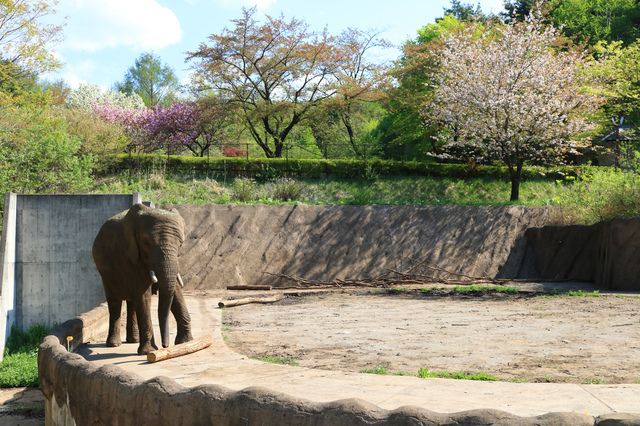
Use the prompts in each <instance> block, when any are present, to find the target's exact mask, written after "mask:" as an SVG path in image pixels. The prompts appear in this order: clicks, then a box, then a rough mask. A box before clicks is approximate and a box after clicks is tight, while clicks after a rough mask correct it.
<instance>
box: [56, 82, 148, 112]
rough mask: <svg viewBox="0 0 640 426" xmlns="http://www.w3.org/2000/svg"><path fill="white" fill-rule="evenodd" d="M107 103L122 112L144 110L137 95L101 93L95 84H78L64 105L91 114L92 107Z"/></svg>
mask: <svg viewBox="0 0 640 426" xmlns="http://www.w3.org/2000/svg"><path fill="white" fill-rule="evenodd" d="M107 103H108V104H109V105H111V106H117V107H119V108H120V109H124V110H133V109H146V106H145V104H144V101H143V100H142V98H141V97H140V95H138V94H137V93H132V94H131V95H127V94H125V93H121V92H116V91H115V90H107V91H103V90H102V89H101V88H100V86H99V85H97V84H80V87H78V88H77V89H76V90H73V91H71V93H69V94H68V95H67V97H66V98H65V102H64V105H65V106H67V107H69V108H78V109H81V110H82V111H84V112H93V107H92V106H93V105H105V104H107Z"/></svg>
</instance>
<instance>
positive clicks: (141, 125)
mask: <svg viewBox="0 0 640 426" xmlns="http://www.w3.org/2000/svg"><path fill="white" fill-rule="evenodd" d="M93 111H94V113H95V114H96V115H97V116H98V117H100V118H101V119H102V120H104V121H106V122H109V123H114V124H119V125H120V126H121V128H122V129H123V132H124V133H125V134H126V135H127V136H128V137H129V138H130V140H131V143H132V145H133V146H134V147H136V148H137V149H139V150H143V151H145V152H153V151H155V150H158V149H163V150H165V151H166V152H167V153H176V152H177V153H179V152H180V151H181V150H182V149H183V148H185V147H186V148H188V149H189V150H190V151H191V152H192V153H193V154H195V155H197V156H200V157H203V156H204V155H205V153H206V152H207V150H208V149H209V147H210V146H211V144H213V143H221V142H224V141H226V138H225V136H224V129H222V128H220V127H216V124H220V123H222V122H223V121H224V118H225V116H224V115H221V116H216V115H215V114H216V113H220V114H223V112H222V111H221V110H219V109H214V110H212V111H211V110H210V111H205V110H204V108H202V107H201V106H200V105H198V104H197V103H196V102H187V103H179V102H174V103H173V104H171V106H170V107H162V106H155V107H153V108H143V109H133V110H126V109H121V108H119V107H117V106H112V105H110V104H109V103H106V104H105V105H99V104H94V105H93Z"/></svg>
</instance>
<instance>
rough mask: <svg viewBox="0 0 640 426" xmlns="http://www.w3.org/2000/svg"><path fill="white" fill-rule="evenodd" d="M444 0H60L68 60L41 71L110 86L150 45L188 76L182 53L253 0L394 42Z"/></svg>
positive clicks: (487, 2) (271, 10) (74, 82)
mask: <svg viewBox="0 0 640 426" xmlns="http://www.w3.org/2000/svg"><path fill="white" fill-rule="evenodd" d="M462 3H473V4H474V5H475V4H476V2H475V1H473V0H469V1H464V0H463V1H462ZM479 3H480V5H481V7H482V10H483V11H484V12H485V13H487V12H490V11H491V12H494V13H498V12H500V11H502V0H483V1H480V2H479ZM449 5H450V1H449V0H435V1H424V0H423V1H417V0H396V1H371V0H369V1H367V0H322V1H319V0H61V1H60V4H59V5H58V7H57V9H58V14H57V15H56V16H55V17H54V19H55V20H57V21H60V20H61V19H62V18H63V17H65V16H66V17H67V18H66V27H65V29H64V34H65V36H66V39H65V41H64V42H63V43H61V44H60V45H58V46H57V47H56V48H55V51H56V54H57V55H58V56H59V57H60V59H62V60H63V62H65V66H64V67H63V68H62V69H61V70H60V71H59V72H58V73H55V74H50V75H46V76H44V77H45V78H47V79H49V80H56V79H59V78H63V79H64V80H66V81H67V83H69V84H70V85H71V86H72V87H74V88H76V87H77V86H78V84H80V83H97V84H99V85H100V86H102V87H103V88H104V89H107V88H110V87H111V86H112V85H113V83H115V82H116V81H121V80H122V79H123V78H124V75H125V73H126V71H127V69H128V68H129V67H130V66H131V65H133V63H134V61H135V59H136V58H137V57H138V56H140V54H141V53H143V52H147V51H153V52H155V53H156V54H157V55H158V56H160V58H161V59H162V61H163V62H165V63H167V64H169V65H170V66H171V67H172V68H173V69H174V70H175V72H176V74H177V75H178V77H179V78H180V79H185V78H186V77H187V73H188V68H189V64H187V63H185V57H186V55H185V52H187V51H190V50H194V49H196V48H197V46H198V45H199V44H200V43H201V42H203V41H206V40H207V37H208V36H209V35H210V34H220V33H221V32H222V30H223V28H225V27H230V26H231V23H230V21H231V20H232V19H236V18H239V17H241V14H242V7H243V6H244V7H252V6H257V7H258V10H259V12H260V13H261V14H268V15H271V16H279V15H280V14H281V13H282V14H284V17H285V18H286V19H290V18H291V17H294V16H295V17H296V18H302V19H304V20H305V21H307V23H309V24H310V26H311V28H312V29H314V30H321V29H323V28H324V27H325V26H326V27H327V28H328V30H329V32H330V33H331V34H334V35H338V34H339V33H340V32H341V31H342V30H344V29H346V28H347V27H355V28H360V29H367V28H383V29H386V31H385V33H384V36H385V38H387V39H388V40H389V41H390V42H392V43H393V44H394V45H399V44H401V43H402V42H403V41H404V40H406V39H407V38H413V37H414V36H415V35H416V31H417V30H418V29H419V28H420V27H422V26H423V25H426V24H430V23H433V22H434V20H435V19H436V18H437V17H441V16H442V15H443V7H448V6H449ZM398 54H399V51H398V50H395V49H394V50H390V51H388V52H387V55H388V57H389V58H390V59H396V58H397V57H398Z"/></svg>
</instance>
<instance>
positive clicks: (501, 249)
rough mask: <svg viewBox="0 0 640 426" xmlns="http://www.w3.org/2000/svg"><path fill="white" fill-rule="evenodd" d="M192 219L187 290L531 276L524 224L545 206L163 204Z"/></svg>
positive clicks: (539, 217) (538, 222)
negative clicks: (411, 277) (298, 280)
mask: <svg viewBox="0 0 640 426" xmlns="http://www.w3.org/2000/svg"><path fill="white" fill-rule="evenodd" d="M158 207H159V208H165V209H170V208H176V209H177V210H178V211H179V212H180V214H181V215H182V217H183V218H184V219H185V222H186V229H185V235H186V240H185V242H184V244H183V246H182V250H181V258H180V264H181V272H182V276H183V278H185V285H186V288H187V289H189V290H194V289H216V288H224V287H225V286H227V285H238V284H250V285H254V284H267V285H273V286H276V287H277V286H283V285H285V284H288V282H287V281H285V280H283V279H282V278H278V277H276V276H273V275H269V274H265V273H264V272H268V273H273V274H284V275H289V276H295V277H302V278H306V279H309V280H325V281H329V280H334V279H357V278H367V277H389V276H396V277H397V275H394V274H393V273H392V272H390V270H391V269H393V270H395V271H399V272H403V273H404V272H410V273H417V274H430V275H431V274H435V275H436V276H438V275H439V276H443V273H442V272H437V271H434V270H432V269H430V268H429V267H430V266H433V267H437V268H443V269H446V270H448V271H452V272H456V273H461V274H466V275H471V276H483V277H491V278H494V277H500V278H533V277H535V276H536V272H535V270H534V269H533V263H532V262H529V263H527V259H529V258H530V256H526V255H525V254H526V249H527V244H526V240H525V238H524V231H525V229H526V228H528V227H530V226H542V225H544V224H545V221H546V218H547V215H548V209H547V208H546V207H529V206H377V205H371V206H338V205H331V206H310V205H304V204H300V205H293V206H292V205H276V206H270V205H269V206H268V205H261V204H258V205H189V204H182V205H171V204H165V205H159V206H158Z"/></svg>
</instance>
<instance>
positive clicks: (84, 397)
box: [38, 306, 640, 426]
mask: <svg viewBox="0 0 640 426" xmlns="http://www.w3.org/2000/svg"><path fill="white" fill-rule="evenodd" d="M107 321H108V310H107V308H106V306H100V307H98V308H95V309H93V310H92V311H90V312H88V313H86V314H83V315H81V316H79V317H77V318H75V319H72V320H69V321H67V322H65V323H63V324H62V325H61V326H60V327H58V328H56V329H55V330H52V332H51V334H49V335H48V336H47V337H45V339H44V340H43V341H42V343H41V344H40V348H39V350H38V376H39V378H40V384H41V385H42V392H43V393H44V395H45V398H46V399H45V416H46V424H47V425H65V426H66V425H69V426H72V425H90V424H104V425H116V424H117V425H134V424H144V425H154V426H155V425H158V426H159V425H177V424H183V425H216V426H231V425H247V424H249V425H291V426H339V425H343V426H348V425H349V426H350V425H363V426H364V425H380V426H382V425H389V426H391V425H394V426H395V425H416V426H417V425H449V426H455V425H489V424H500V425H538V426H540V425H585V426H586V425H589V426H593V425H601V426H605V425H631V424H640V423H639V422H640V415H637V414H624V413H610V414H606V415H603V416H599V417H594V416H590V415H587V414H586V413H585V414H581V413H569V412H565V413H548V414H542V415H538V416H531V417H520V416H516V415H513V414H510V413H507V412H504V411H501V410H492V409H480V410H470V411H463V412H459V413H450V414H443V413H437V412H434V411H430V410H426V409H423V408H420V407H415V406H411V405H405V406H403V407H400V408H397V409H395V410H385V409H382V408H380V407H378V406H377V405H373V404H370V403H368V402H365V401H363V400H360V399H357V398H351V399H342V400H337V401H332V402H324V403H320V402H313V401H309V400H305V399H302V398H297V397H295V396H291V395H287V394H285V393H282V392H277V391H273V390H271V389H267V388H264V387H257V386H256V387H249V388H245V389H242V390H239V391H232V390H230V389H228V388H225V387H223V386H218V385H211V384H206V383H203V384H202V385H200V386H197V387H193V388H187V387H184V386H182V385H179V384H178V383H176V382H175V381H173V380H172V379H170V378H168V377H163V376H159V377H155V378H153V379H150V380H146V381H145V380H143V379H142V377H140V376H138V375H137V374H135V373H132V372H128V371H125V370H123V369H122V368H120V367H118V366H117V365H109V364H107V365H103V366H98V365H96V364H94V363H92V362H89V361H87V360H86V359H84V358H83V357H82V356H81V355H78V354H75V353H73V348H71V352H68V351H67V349H66V348H65V347H64V346H63V345H64V344H65V343H66V341H67V336H72V337H73V340H72V341H71V342H73V343H74V344H76V345H77V344H81V343H82V342H83V341H86V339H87V338H88V337H89V336H91V335H93V336H98V335H100V334H99V333H100V330H102V331H104V330H106V328H105V327H104V326H100V323H103V324H104V323H106V322H107ZM436 409H437V407H436Z"/></svg>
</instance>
